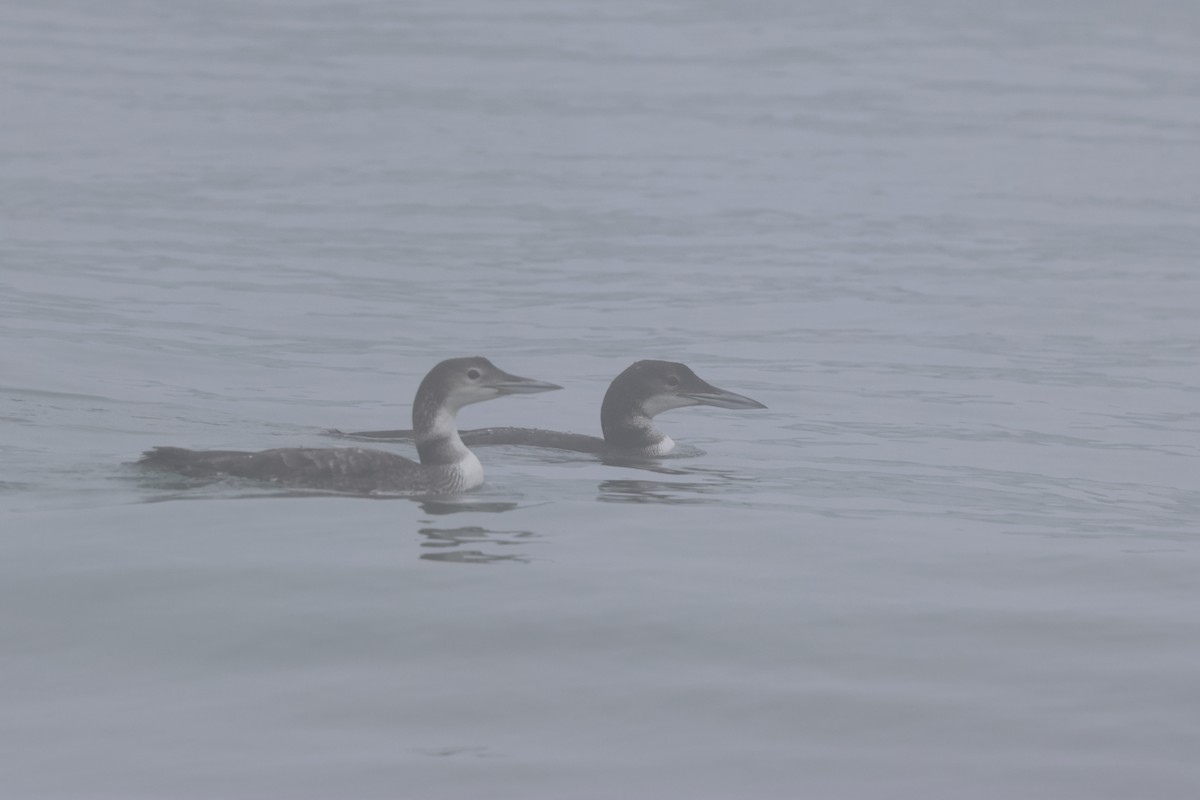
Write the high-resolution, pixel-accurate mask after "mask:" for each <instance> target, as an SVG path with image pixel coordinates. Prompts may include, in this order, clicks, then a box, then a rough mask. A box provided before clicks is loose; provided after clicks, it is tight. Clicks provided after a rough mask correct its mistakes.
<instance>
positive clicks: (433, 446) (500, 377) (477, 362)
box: [138, 357, 562, 495]
mask: <svg viewBox="0 0 1200 800" xmlns="http://www.w3.org/2000/svg"><path fill="white" fill-rule="evenodd" d="M560 388H562V387H560V386H557V385H555V384H552V383H546V382H544V381H537V380H533V379H531V378H521V377H519V376H517V375H510V374H509V373H507V372H504V371H503V370H501V369H499V368H497V367H496V366H495V365H494V364H492V362H490V361H488V360H487V359H486V358H480V357H473V358H454V359H449V360H447V361H443V362H441V363H440V364H438V365H437V366H435V367H434V368H433V369H432V370H430V371H429V374H427V375H426V376H425V379H424V380H422V381H421V385H420V387H419V388H418V389H417V395H416V399H415V400H414V402H413V431H412V433H413V437H412V438H415V439H416V442H417V453H418V455H419V457H420V459H421V460H420V462H419V463H418V462H416V461H413V460H412V459H409V458H405V457H404V456H399V455H396V454H394V453H388V452H384V451H382V450H368V449H365V448H361V447H335V448H322V447H285V448H278V449H274V450H260V451H257V452H245V451H238V450H208V451H196V450H187V449H184V448H182V447H155V448H153V449H151V450H148V451H146V453H145V454H143V456H142V458H141V460H140V461H139V462H138V463H139V464H141V465H143V466H146V467H150V468H154V469H159V470H165V471H170V472H175V473H178V474H180V475H186V476H190V477H223V476H230V477H237V478H247V479H251V480H257V481H264V482H269V483H273V484H276V485H280V486H288V487H293V488H304V489H318V490H322V491H336V492H356V493H375V492H378V493H396V494H416V495H445V494H456V493H458V492H462V491H465V490H467V489H470V488H473V487H475V486H478V485H479V484H480V483H482V482H483V468H482V466H480V464H479V459H477V458H476V457H475V454H474V453H472V452H471V451H470V450H469V449H467V447H466V446H465V445H464V444H463V442H462V440H461V439H460V437H459V434H458V428H457V423H456V414H457V413H458V410H459V409H460V408H462V407H463V406H465V405H469V404H471V403H478V402H482V401H484V400H491V399H495V398H497V397H503V396H505V395H509V394H528V393H533V392H546V391H551V390H553V389H560Z"/></svg>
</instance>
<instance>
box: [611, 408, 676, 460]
mask: <svg viewBox="0 0 1200 800" xmlns="http://www.w3.org/2000/svg"><path fill="white" fill-rule="evenodd" d="M600 427H601V428H602V429H603V430H604V443H605V445H607V447H608V449H609V450H614V451H618V452H636V453H640V454H643V455H663V454H664V453H667V452H669V451H670V450H671V448H672V447H674V446H675V443H674V442H673V441H671V437H669V436H667V435H666V434H665V433H663V432H662V431H660V430H659V429H658V428H656V427H654V421H653V420H652V419H650V417H649V416H648V415H646V414H644V413H642V412H640V411H629V412H628V413H626V414H624V415H622V416H615V415H602V417H601V420H600Z"/></svg>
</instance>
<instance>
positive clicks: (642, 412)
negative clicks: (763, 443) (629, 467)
mask: <svg viewBox="0 0 1200 800" xmlns="http://www.w3.org/2000/svg"><path fill="white" fill-rule="evenodd" d="M698 405H699V406H716V407H718V408H735V409H736V408H742V409H745V408H766V406H764V405H763V404H762V403H760V402H758V401H757V400H751V399H750V398H749V397H745V396H743V395H740V394H734V393H733V392H729V391H726V390H724V389H718V388H717V387H716V386H713V385H712V384H710V383H707V382H705V381H704V380H702V379H701V378H700V377H699V376H697V375H696V373H694V372H692V370H691V369H690V368H689V367H688V366H687V365H686V364H680V363H678V362H675V361H638V362H637V363H635V364H632V365H631V366H630V367H629V368H627V369H626V370H625V371H624V372H622V373H621V374H620V375H618V376H617V377H616V378H614V379H613V382H612V384H610V385H609V387H608V392H607V393H605V395H604V403H603V404H602V405H601V406H600V427H601V429H602V430H603V431H604V438H603V439H601V438H599V437H596V436H586V435H584V434H579V433H563V432H560V431H547V430H541V429H539V428H478V429H476V430H469V431H462V432H461V436H462V440H463V441H464V442H465V443H467V444H468V445H471V446H472V447H476V446H484V445H493V444H516V445H528V446H531V447H549V448H554V449H557V450H573V451H575V452H579V453H592V454H594V455H599V456H608V457H618V458H621V457H624V458H630V457H633V458H642V457H653V456H661V455H665V454H667V453H669V452H670V451H671V450H672V448H674V446H675V442H673V441H672V440H671V437H669V436H667V435H666V434H665V433H663V432H662V431H660V430H659V429H658V428H656V427H654V423H653V422H652V421H651V420H652V419H653V418H654V417H655V416H657V415H658V414H661V413H662V412H664V411H669V410H670V409H672V408H682V407H684V406H698ZM333 433H335V434H337V435H340V436H347V437H351V438H357V439H373V440H381V439H412V438H414V435H413V431H410V430H395V431H359V432H357V433H342V432H341V431H333Z"/></svg>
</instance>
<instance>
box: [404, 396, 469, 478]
mask: <svg viewBox="0 0 1200 800" xmlns="http://www.w3.org/2000/svg"><path fill="white" fill-rule="evenodd" d="M457 412H458V409H456V408H452V407H450V406H449V405H447V404H446V403H445V402H444V401H441V400H440V399H439V398H436V397H429V396H419V397H417V400H416V402H415V403H413V434H414V436H415V438H416V440H417V455H418V456H420V459H421V463H422V464H425V465H427V466H435V465H450V464H461V463H463V462H465V461H471V460H474V461H475V462H476V463H478V459H476V458H475V454H474V453H472V452H471V451H470V450H468V449H467V446H466V445H465V444H463V441H462V439H461V438H460V437H459V435H458V413H457Z"/></svg>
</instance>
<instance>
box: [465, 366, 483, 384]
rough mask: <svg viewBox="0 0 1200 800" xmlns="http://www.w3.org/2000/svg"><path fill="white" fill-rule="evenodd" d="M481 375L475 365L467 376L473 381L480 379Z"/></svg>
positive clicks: (468, 371)
mask: <svg viewBox="0 0 1200 800" xmlns="http://www.w3.org/2000/svg"><path fill="white" fill-rule="evenodd" d="M479 375H480V372H479V370H477V369H475V368H474V367H471V368H470V369H469V370H467V377H468V378H470V379H471V380H473V381H477V380H479Z"/></svg>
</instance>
